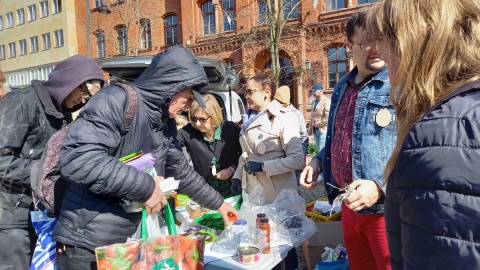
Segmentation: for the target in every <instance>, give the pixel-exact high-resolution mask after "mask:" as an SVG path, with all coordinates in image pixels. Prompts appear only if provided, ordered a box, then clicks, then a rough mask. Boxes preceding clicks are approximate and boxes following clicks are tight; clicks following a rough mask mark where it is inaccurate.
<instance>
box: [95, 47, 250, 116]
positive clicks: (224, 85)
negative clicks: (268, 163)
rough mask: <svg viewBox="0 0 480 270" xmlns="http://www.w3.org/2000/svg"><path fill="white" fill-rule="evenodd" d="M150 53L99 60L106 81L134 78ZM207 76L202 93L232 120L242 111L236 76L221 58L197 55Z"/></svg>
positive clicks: (140, 71)
mask: <svg viewBox="0 0 480 270" xmlns="http://www.w3.org/2000/svg"><path fill="white" fill-rule="evenodd" d="M152 58H153V56H152V55H142V56H124V57H113V58H106V59H98V60H97V62H98V64H99V65H100V67H101V68H102V69H103V70H104V71H105V72H107V73H108V74H109V75H110V79H109V82H110V83H113V82H117V81H120V82H121V81H126V82H131V81H133V80H135V79H136V78H137V77H138V76H140V74H141V73H142V72H143V71H144V70H145V69H146V68H147V67H148V66H149V65H150V62H151V61H152ZM198 59H199V60H200V63H201V64H202V65H203V68H204V69H205V73H206V74H207V77H208V85H207V86H205V87H204V88H203V89H202V90H201V92H202V94H207V93H208V94H212V95H214V96H215V97H216V98H217V101H218V103H219V104H220V106H221V107H222V110H223V117H224V118H225V119H227V120H230V121H233V122H235V123H237V122H239V121H240V120H241V119H242V114H243V113H245V107H244V104H243V102H242V100H241V98H240V96H239V95H238V94H237V93H236V92H235V91H233V90H234V89H235V87H236V86H237V84H238V76H237V75H236V74H235V73H234V72H233V71H232V70H230V69H229V68H228V66H227V63H225V61H223V60H221V59H210V58H200V57H199V58H198Z"/></svg>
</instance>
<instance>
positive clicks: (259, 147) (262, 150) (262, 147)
mask: <svg viewBox="0 0 480 270" xmlns="http://www.w3.org/2000/svg"><path fill="white" fill-rule="evenodd" d="M266 151H267V147H266V146H265V144H264V143H263V142H262V143H259V144H258V145H257V152H258V153H259V154H260V155H263V154H265V152H266Z"/></svg>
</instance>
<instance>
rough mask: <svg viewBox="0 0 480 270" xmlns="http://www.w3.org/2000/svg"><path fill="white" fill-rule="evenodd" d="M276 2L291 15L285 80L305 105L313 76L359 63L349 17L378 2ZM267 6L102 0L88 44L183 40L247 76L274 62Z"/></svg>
mask: <svg viewBox="0 0 480 270" xmlns="http://www.w3.org/2000/svg"><path fill="white" fill-rule="evenodd" d="M278 1H283V4H284V15H285V16H287V13H288V17H287V19H288V20H287V21H286V25H285V28H284V31H283V34H282V37H281V40H280V44H279V47H280V55H281V57H280V62H281V65H282V66H283V67H284V68H283V69H282V76H281V81H282V84H289V85H290V86H291V89H292V103H294V104H295V105H296V106H297V107H299V108H300V109H302V110H305V106H304V104H308V103H309V99H308V89H309V88H310V86H311V85H312V83H313V82H320V83H322V84H323V85H324V86H325V88H326V89H327V91H328V90H332V89H333V86H334V85H335V83H336V82H337V80H338V79H339V78H340V77H341V76H342V75H343V74H345V72H348V71H349V70H350V68H351V67H352V66H353V61H352V59H350V58H349V56H348V55H347V52H346V48H345V41H346V39H345V34H344V29H345V23H346V20H347V19H348V17H349V16H350V15H351V14H352V13H353V12H354V11H355V10H356V9H358V8H360V7H361V6H362V5H363V4H367V3H369V2H374V0H278ZM272 2H273V1H272ZM315 4H316V6H315V8H314V5H315ZM265 10H266V3H265V0H164V1H148V0H117V1H111V0H110V1H109V0H103V1H102V0H96V1H93V3H92V10H91V14H87V17H88V16H89V15H90V17H91V18H90V30H91V33H92V37H91V42H90V50H91V52H92V57H99V58H100V57H113V56H118V55H137V54H155V53H157V52H159V51H161V50H163V49H164V48H166V47H167V46H169V45H171V44H175V43H179V44H183V45H184V46H188V47H189V48H191V49H192V50H193V52H194V53H195V54H197V55H199V56H202V57H210V58H219V59H224V60H225V61H227V63H229V65H230V66H231V68H233V69H235V71H236V72H237V74H238V75H239V76H240V77H246V78H248V77H250V76H252V75H254V74H255V73H257V72H260V71H262V70H263V69H265V68H267V67H269V61H270V54H269V52H268V48H267V46H266V44H267V43H266V42H265V40H264V38H263V35H264V34H265V30H267V31H268V29H267V28H268V27H267V26H266V20H268V18H267V17H268V15H269V14H267V12H265ZM267 33H268V32H267ZM239 91H241V90H239ZM307 115H308V114H307Z"/></svg>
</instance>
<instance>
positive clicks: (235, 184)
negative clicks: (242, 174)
mask: <svg viewBox="0 0 480 270" xmlns="http://www.w3.org/2000/svg"><path fill="white" fill-rule="evenodd" d="M230 190H232V192H233V194H242V181H240V179H237V178H233V179H232V186H230Z"/></svg>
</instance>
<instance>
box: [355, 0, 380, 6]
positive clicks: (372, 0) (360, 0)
mask: <svg viewBox="0 0 480 270" xmlns="http://www.w3.org/2000/svg"><path fill="white" fill-rule="evenodd" d="M375 1H376V0H358V4H359V5H361V4H366V3H373V2H375Z"/></svg>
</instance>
